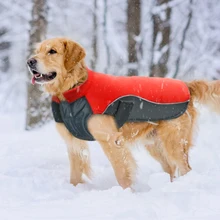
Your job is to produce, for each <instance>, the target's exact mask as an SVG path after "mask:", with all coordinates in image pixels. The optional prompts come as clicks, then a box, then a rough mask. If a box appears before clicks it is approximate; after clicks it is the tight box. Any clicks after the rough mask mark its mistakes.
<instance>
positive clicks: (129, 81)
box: [52, 69, 190, 140]
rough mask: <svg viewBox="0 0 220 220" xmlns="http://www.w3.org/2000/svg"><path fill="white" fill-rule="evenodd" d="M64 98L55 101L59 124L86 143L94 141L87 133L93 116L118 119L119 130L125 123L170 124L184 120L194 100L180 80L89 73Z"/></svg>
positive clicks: (89, 71) (54, 109) (53, 107)
mask: <svg viewBox="0 0 220 220" xmlns="http://www.w3.org/2000/svg"><path fill="white" fill-rule="evenodd" d="M63 95H64V97H65V99H66V101H62V102H60V101H59V99H58V98H57V97H53V99H52V100H53V101H52V110H53V115H54V118H55V121H56V122H62V123H64V124H65V126H66V127H67V129H68V130H69V131H70V132H71V133H72V134H73V135H74V136H75V137H77V138H79V139H83V140H94V139H93V137H92V135H91V134H90V133H89V131H88V129H87V121H88V119H89V117H90V116H91V115H93V114H108V115H112V116H114V117H115V121H116V123H117V125H118V127H121V126H122V125H123V124H124V123H125V122H135V121H139V122H140V121H158V120H168V119H173V118H177V117H179V116H181V115H182V114H183V113H184V112H185V111H186V109H187V105H188V102H189V99H190V93H189V89H188V87H187V85H186V84H185V83H184V82H182V81H180V80H175V79H168V78H156V77H155V78H153V77H137V76H132V77H125V76H112V75H108V74H103V73H97V72H94V71H92V70H89V69H88V79H87V80H86V81H85V82H84V83H83V84H81V85H80V86H77V87H75V88H73V89H71V90H68V91H66V92H64V93H63Z"/></svg>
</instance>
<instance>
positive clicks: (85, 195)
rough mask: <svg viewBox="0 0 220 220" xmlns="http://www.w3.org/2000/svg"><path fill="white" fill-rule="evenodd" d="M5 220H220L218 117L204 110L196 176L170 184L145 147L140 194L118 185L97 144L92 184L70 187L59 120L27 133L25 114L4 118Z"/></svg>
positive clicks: (0, 131) (1, 212) (0, 200)
mask: <svg viewBox="0 0 220 220" xmlns="http://www.w3.org/2000/svg"><path fill="white" fill-rule="evenodd" d="M0 121H1V125H0V220H50V219H53V220H67V219H68V220H70V219H71V220H147V219H148V220H154V219H155V220H160V219H162V220H165V219H167V220H197V219H199V220H206V219H207V220H219V219H220V146H219V145H220V144H219V143H220V133H219V131H220V129H219V128H220V116H216V115H213V114H210V113H208V111H207V110H203V112H202V114H201V117H200V119H199V131H198V132H197V137H196V140H195V147H194V148H193V149H192V151H191V153H190V162H191V166H192V168H193V171H191V172H190V173H188V174H187V175H186V176H183V177H180V178H178V179H176V181H175V182H173V183H170V182H169V176H168V175H167V174H166V173H164V172H162V170H161V168H160V166H159V164H158V163H157V162H156V161H154V160H153V159H152V158H151V157H150V156H149V155H148V154H147V153H146V152H145V150H144V149H142V148H141V147H140V146H139V147H137V148H134V150H133V152H134V155H135V157H136V159H137V161H138V165H139V172H138V175H137V183H136V185H135V192H132V191H131V190H130V189H127V190H123V189H121V187H120V186H118V184H117V182H116V179H115V177H114V174H113V170H112V168H111V166H110V164H109V162H108V161H107V159H106V157H105V156H104V154H103V152H102V151H101V149H100V147H99V145H98V144H97V143H95V142H92V143H91V144H90V150H91V157H92V168H93V179H92V181H91V182H90V183H87V184H85V185H78V186H77V187H73V186H72V185H70V184H69V166H68V159H67V153H66V148H65V145H64V143H63V141H62V140H61V139H60V137H59V136H58V135H57V134H56V131H55V128H54V126H53V123H51V124H49V125H47V126H45V127H44V128H42V129H39V130H36V131H32V132H26V131H23V130H22V128H23V119H22V117H20V116H19V115H3V116H1V117H0Z"/></svg>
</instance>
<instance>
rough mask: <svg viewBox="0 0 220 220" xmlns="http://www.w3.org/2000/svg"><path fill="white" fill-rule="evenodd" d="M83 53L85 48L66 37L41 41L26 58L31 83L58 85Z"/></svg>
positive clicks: (82, 56)
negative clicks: (29, 56) (30, 55)
mask: <svg viewBox="0 0 220 220" xmlns="http://www.w3.org/2000/svg"><path fill="white" fill-rule="evenodd" d="M85 55H86V54H85V50H84V49H83V48H82V47H81V46H80V45H79V44H77V43H76V42H74V41H72V40H69V39H66V38H53V39H49V40H45V41H43V42H41V43H40V44H38V45H37V48H36V51H35V54H34V55H33V56H32V57H31V58H29V59H28V60H27V65H28V68H29V70H30V72H31V74H32V83H33V84H35V83H38V84H45V85H48V84H50V85H51V84H53V85H54V86H55V85H56V86H55V87H59V86H60V85H59V84H62V82H63V80H64V79H65V78H66V77H68V74H70V73H71V72H72V71H73V69H74V68H75V66H76V65H77V64H79V63H80V62H82V60H83V58H84V57H85Z"/></svg>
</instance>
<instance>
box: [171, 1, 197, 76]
mask: <svg viewBox="0 0 220 220" xmlns="http://www.w3.org/2000/svg"><path fill="white" fill-rule="evenodd" d="M192 4H193V0H189V14H188V17H187V21H186V26H185V27H184V29H183V35H182V39H181V42H180V52H179V56H178V57H177V60H176V69H175V72H174V75H173V78H176V77H177V75H178V73H179V68H180V62H181V58H182V52H183V49H184V45H185V40H186V35H187V31H188V30H189V27H190V24H191V20H192V15H193V9H192Z"/></svg>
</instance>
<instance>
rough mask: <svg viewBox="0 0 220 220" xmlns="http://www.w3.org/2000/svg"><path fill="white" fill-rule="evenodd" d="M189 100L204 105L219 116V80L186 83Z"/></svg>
mask: <svg viewBox="0 0 220 220" xmlns="http://www.w3.org/2000/svg"><path fill="white" fill-rule="evenodd" d="M187 86H188V88H189V90H190V94H191V100H192V101H197V102H198V103H201V104H203V105H206V106H207V107H208V108H210V109H211V110H213V111H215V112H217V113H219V114H220V80H215V81H210V82H206V81H202V80H195V81H192V82H188V83H187Z"/></svg>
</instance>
